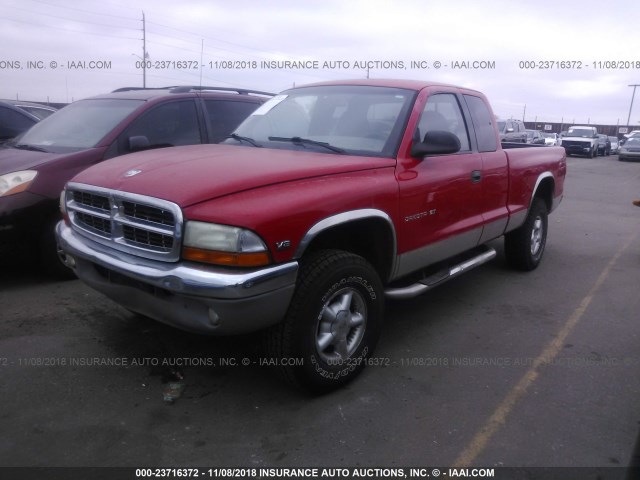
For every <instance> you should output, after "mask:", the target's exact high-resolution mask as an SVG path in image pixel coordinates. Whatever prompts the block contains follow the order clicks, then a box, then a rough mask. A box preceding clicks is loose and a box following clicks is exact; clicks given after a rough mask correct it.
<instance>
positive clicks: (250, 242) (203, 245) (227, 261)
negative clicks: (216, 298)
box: [182, 222, 271, 267]
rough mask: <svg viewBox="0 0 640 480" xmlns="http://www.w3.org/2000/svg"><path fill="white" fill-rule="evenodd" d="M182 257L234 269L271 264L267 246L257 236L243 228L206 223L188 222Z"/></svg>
mask: <svg viewBox="0 0 640 480" xmlns="http://www.w3.org/2000/svg"><path fill="white" fill-rule="evenodd" d="M182 257H183V258H184V259H185V260H192V261H195V262H205V263H213V264H216V265H228V266H234V267H257V266H262V265H268V264H269V263H271V259H270V258H269V252H268V250H267V246H266V245H265V244H264V242H263V241H262V240H261V239H260V237H259V236H258V235H256V234H255V233H253V232H251V231H250V230H246V229H244V228H238V227H229V226H227V225H218V224H215V223H205V222H187V226H186V228H185V234H184V243H183V249H182Z"/></svg>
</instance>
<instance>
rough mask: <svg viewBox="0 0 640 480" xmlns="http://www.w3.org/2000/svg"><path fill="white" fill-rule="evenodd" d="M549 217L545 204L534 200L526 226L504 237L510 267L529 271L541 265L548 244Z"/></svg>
mask: <svg viewBox="0 0 640 480" xmlns="http://www.w3.org/2000/svg"><path fill="white" fill-rule="evenodd" d="M547 215H548V212H547V206H546V204H545V202H543V201H542V199H540V198H534V199H533V203H532V204H531V209H530V210H529V214H528V215H527V219H526V220H525V222H524V224H523V225H522V226H521V227H520V228H518V229H516V230H514V231H513V232H510V233H508V234H506V235H505V237H504V250H505V255H506V258H507V263H509V265H511V266H512V267H514V268H516V269H518V270H523V271H529V270H533V269H535V268H536V267H537V266H538V265H539V264H540V260H542V254H543V253H544V247H545V246H546V244H547V225H548V221H547Z"/></svg>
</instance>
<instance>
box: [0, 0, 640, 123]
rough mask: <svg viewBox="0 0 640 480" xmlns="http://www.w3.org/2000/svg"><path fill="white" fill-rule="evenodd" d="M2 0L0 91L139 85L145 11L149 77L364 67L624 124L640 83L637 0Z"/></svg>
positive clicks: (177, 80) (513, 107) (262, 77)
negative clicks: (633, 95) (634, 92)
mask: <svg viewBox="0 0 640 480" xmlns="http://www.w3.org/2000/svg"><path fill="white" fill-rule="evenodd" d="M0 5H2V17H1V18H0V49H1V50H0V98H10V99H15V98H19V99H22V100H34V101H47V100H49V101H51V102H70V101H74V100H79V99H81V98H85V97H88V96H92V95H96V94H100V93H106V92H109V91H111V90H114V89H116V88H119V87H123V86H142V82H143V75H142V69H141V68H137V67H139V64H138V65H136V63H137V62H138V63H139V62H140V61H141V59H142V56H143V42H142V12H143V11H144V15H145V19H146V51H147V54H148V61H149V62H150V67H151V68H149V69H148V70H147V73H146V83H147V86H150V87H160V86H166V85H183V84H188V85H200V84H201V85H209V86H224V87H242V88H252V89H257V90H267V91H273V92H277V91H281V90H284V89H286V88H289V87H291V86H293V85H302V84H305V83H311V82H316V81H323V80H335V79H348V78H366V76H367V74H368V75H369V76H370V77H371V78H414V79H419V80H429V81H438V82H446V83H452V84H456V85H462V86H465V87H470V88H474V89H477V90H480V91H482V92H484V93H485V94H486V95H487V96H488V97H489V100H490V101H491V103H492V106H493V109H494V111H495V113H496V114H497V115H499V116H502V117H510V116H513V117H514V118H520V119H522V118H523V115H524V116H525V119H526V120H527V121H532V120H534V119H537V120H538V122H540V121H548V122H560V121H561V120H563V121H564V122H565V123H576V124H584V123H587V122H590V123H600V124H605V123H606V124H617V123H619V124H620V125H625V124H626V123H627V116H628V114H629V107H630V103H631V97H632V93H633V88H631V87H629V86H628V85H631V84H640V28H639V25H640V2H638V1H637V0H608V1H606V2H603V1H595V0H583V1H581V2H573V1H570V2H562V1H558V0H537V1H527V2H519V1H517V0H511V1H502V0H498V1H495V0H488V1H487V2H479V1H471V0H448V1H430V0H395V1H386V0H325V1H319V0H318V1H316V0H311V1H306V0H271V1H260V0H232V1H229V0H225V1H215V0H206V1H205V0H202V1H196V0H184V1H175V0H140V1H137V0H128V1H127V0H101V1H100V2H95V1H88V0H76V1H71V0H0ZM269 61H278V62H284V61H290V62H294V61H295V62H304V63H303V64H300V63H298V64H296V65H294V68H288V69H287V68H283V66H284V64H282V63H276V64H275V66H274V65H273V64H268V65H269V67H268V66H267V65H265V63H264V62H269ZM91 62H94V63H91ZM356 62H357V63H356ZM412 62H416V63H415V64H414V63H412ZM437 62H439V65H438V63H437ZM474 62H476V63H474ZM523 62H526V63H523ZM544 62H546V63H544ZM560 62H564V63H560ZM201 65H202V67H201ZM438 66H439V68H437V67H438ZM474 66H477V67H480V68H473V67H474ZM184 67H187V68H186V69H185V68H184ZM230 67H233V68H230ZM271 67H275V68H271ZM367 67H369V68H368V70H367ZM456 67H459V68H456ZM465 67H469V68H465ZM482 67H484V68H482ZM578 67H581V68H578ZM639 124H640V88H639V89H638V92H637V95H636V98H635V101H634V107H633V110H632V112H631V125H634V126H636V127H637V126H638V125H639Z"/></svg>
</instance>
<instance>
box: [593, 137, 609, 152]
mask: <svg viewBox="0 0 640 480" xmlns="http://www.w3.org/2000/svg"><path fill="white" fill-rule="evenodd" d="M610 153H611V141H610V140H609V137H607V136H606V135H603V134H598V152H597V153H596V155H609V154H610Z"/></svg>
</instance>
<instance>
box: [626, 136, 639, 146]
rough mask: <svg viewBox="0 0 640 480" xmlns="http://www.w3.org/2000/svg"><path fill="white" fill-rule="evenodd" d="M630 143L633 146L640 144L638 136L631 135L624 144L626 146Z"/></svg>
mask: <svg viewBox="0 0 640 480" xmlns="http://www.w3.org/2000/svg"><path fill="white" fill-rule="evenodd" d="M630 145H632V146H634V147H637V146H638V145H640V137H631V138H630V139H629V140H627V141H626V142H625V144H624V146H625V147H628V146H630Z"/></svg>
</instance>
